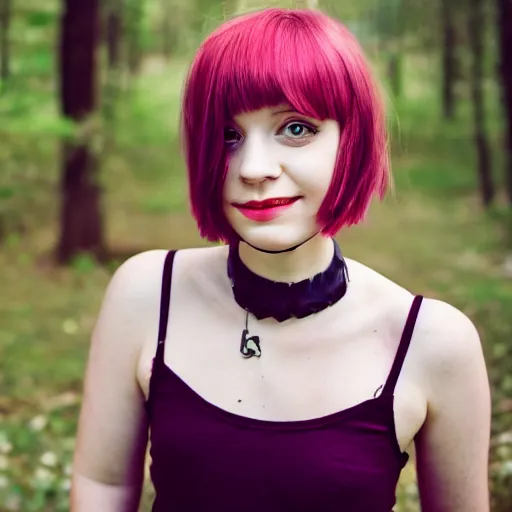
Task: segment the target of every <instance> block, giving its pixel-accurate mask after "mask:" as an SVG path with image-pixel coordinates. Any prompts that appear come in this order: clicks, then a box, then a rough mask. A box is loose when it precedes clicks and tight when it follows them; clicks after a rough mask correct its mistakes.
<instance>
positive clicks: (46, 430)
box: [0, 0, 512, 512]
mask: <svg viewBox="0 0 512 512" xmlns="http://www.w3.org/2000/svg"><path fill="white" fill-rule="evenodd" d="M273 5H279V6H282V7H296V8H308V7H309V8H320V9H322V10H324V11H325V12H327V13H329V14H331V15H332V16H334V17H336V18H338V19H340V20H341V21H342V22H343V23H345V24H346V25H347V26H348V27H349V28H350V29H351V30H352V31H353V32H354V33H355V34H356V36H357V37H358V39H359V40H360V41H361V44H362V45H363V46H364V48H365V50H366V52H367V54H368V56H369V58H370V60H371V62H372V65H373V66H374V68H375V71H376V73H377V74H378V75H379V77H380V79H381V81H382V84H383V89H384V93H385V98H386V102H387V106H388V114H389V116H388V117H389V127H390V134H391V147H392V153H393V169H394V175H395V180H396V192H395V194H394V195H392V196H389V197H388V198H387V199H386V200H385V201H384V202H383V203H382V204H375V205H374V206H373V208H372V210H371V212H370V215H369V218H368V220H367V221H366V222H365V223H364V224H362V225H361V226H358V227H355V228H351V229H348V230H346V231H344V232H343V233H341V234H340V241H341V243H342V246H343V249H344V252H345V253H346V254H347V255H348V256H349V257H352V258H355V259H358V260H360V261H362V262H363V263H365V264H367V265H369V266H371V267H373V268H375V269H376V270H377V271H380V272H382V273H383V274H384V275H386V276H388V277H389V278H391V279H393V280H396V281H397V282H399V283H400V284H402V285H403V286H405V287H406V288H408V289H410V290H411V291H413V292H415V293H422V294H424V295H428V296H430V297H435V298H439V299H442V300H446V301H448V302H450V303H452V304H454V305H455V306H456V307H458V308H460V309H461V310H462V311H464V312H465V313H466V314H467V315H469V317H470V318H471V319H472V320H473V321H474V322H475V324H476V325H477V327H478V330H479V332H480V335H481V338H482V343H483V346H484V350H485V356H486V360H487V365H488V369H489V378H490V381H491V386H492V396H493V424H492V447H491V460H490V489H491V497H492V510H493V511H495V512H505V511H510V510H512V374H511V372H510V368H511V366H512V320H511V317H512V0H359V1H358V2H352V1H351V0H318V1H314V0H309V1H299V0H296V1H293V0H288V1H286V0H282V1H272V0H267V1H266V2H258V1H253V0H225V1H224V2H221V1H220V0H105V1H103V2H101V3H100V2H99V0H87V1H83V0H45V1H41V0H0V268H1V271H0V511H2V512H4V511H23V512H31V511H38V512H50V511H51V512H60V511H67V510H68V509H69V500H68V495H69V485H70V476H71V458H72V453H73V448H74V443H75V434H76V422H77V417H78V411H79V407H80V402H81V393H82V379H83V372H84V367H85V362H86V358H87V352H88V347H89V342H90V334H91V331H92V328H93V325H94V322H95V318H96V315H97V313H98V309H99V306H100V303H101V299H102V296H103V293H104V291H105V288H106V285H107V283H108V280H109V278H110V277H111V275H112V272H113V271H114V270H115V269H116V268H117V267H118V266H119V264H120V263H121V262H122V261H124V260H125V259H126V258H127V257H129V256H131V255H132V254H135V253H137V252H140V251H144V250H147V249H153V248H182V247H190V246H196V245H205V242H204V241H202V240H201V239H200V237H199V236H198V233H197V228H196V226H195V224H194V221H193V219H192V217H191V215H190V212H189V209H188V201H187V193H188V192H187V184H186V172H185V168H184V163H183V160H182V158H181V154H180V150H179V140H178V116H179V110H180V95H181V87H182V82H183V78H184V75H185V73H186V69H187V66H188V64H189V63H190V59H191V57H192V56H193V54H194V51H195V50H196V49H197V46H198V45H199V43H200V41H201V40H202V38H203V37H204V36H205V35H206V34H207V33H209V32H210V31H211V30H213V29H214V28H215V27H216V26H217V25H218V24H219V23H221V22H222V20H223V19H225V18H226V17H230V16H234V15H237V14H239V13H243V12H247V11H250V10H252V9H256V8H261V7H270V6H273ZM151 497H152V489H151V486H150V484H149V483H148V484H147V485H146V487H145V491H144V496H143V499H142V503H141V511H148V510H149V504H150V502H151ZM398 499H399V503H398V507H397V510H399V511H417V510H419V506H418V501H417V488H416V484H415V475H414V458H413V459H412V462H411V463H410V464H408V466H407V468H406V469H405V471H404V472H403V476H402V479H401V482H400V488H399V498H398Z"/></svg>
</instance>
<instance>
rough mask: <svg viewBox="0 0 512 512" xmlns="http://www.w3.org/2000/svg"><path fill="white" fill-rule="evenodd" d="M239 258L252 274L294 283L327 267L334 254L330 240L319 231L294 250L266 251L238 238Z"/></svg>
mask: <svg viewBox="0 0 512 512" xmlns="http://www.w3.org/2000/svg"><path fill="white" fill-rule="evenodd" d="M239 254H240V259H241V260H242V262H243V263H244V264H245V265H246V266H247V268H249V270H251V271H252V272H254V273H255V274H257V275H259V276H261V277H264V278H266V279H270V280H272V281H277V282H285V283H297V282H299V281H303V280H304V279H309V278H311V277H313V276H315V275H316V274H319V273H320V272H323V271H324V270H325V269H327V268H328V267H329V264H330V263H331V261H332V258H333V256H334V244H333V242H332V240H331V239H330V238H328V237H325V236H323V235H321V234H318V235H316V236H315V237H313V238H312V239H311V240H309V241H308V242H306V243H305V244H303V245H301V246H300V247H298V248H297V249H295V250H294V251H290V252H283V253H278V254H267V253H264V252H261V251H258V250H257V249H254V248H253V247H251V246H250V245H248V244H246V243H245V242H240V245H239Z"/></svg>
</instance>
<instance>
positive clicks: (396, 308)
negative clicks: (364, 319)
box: [347, 260, 484, 388]
mask: <svg viewBox="0 0 512 512" xmlns="http://www.w3.org/2000/svg"><path fill="white" fill-rule="evenodd" d="M347 266H348V268H349V274H351V276H350V277H351V280H353V281H354V284H355V283H356V281H357V282H358V286H359V288H360V289H361V288H362V289H363V291H362V296H363V297H365V302H368V301H369V302H370V304H372V305H374V306H375V307H376V308H377V309H378V310H380V311H381V312H382V313H381V314H382V316H384V317H385V318H386V324H387V325H388V326H389V329H390V330H391V331H392V332H393V333H394V334H395V335H399V334H400V333H401V331H402V330H403V327H404V325H405V320H406V318H407V314H408V312H409V310H410V308H411V305H412V301H413V298H414V295H415V294H414V293H411V292H410V291H409V290H407V289H405V288H403V287H402V286H400V285H399V284H397V283H395V282H393V281H392V280H390V279H388V278H386V277H385V276H383V275H381V274H379V273H378V272H376V271H375V270H372V269H370V268H369V267H366V266H365V265H363V264H361V263H358V262H356V261H354V260H347ZM410 352H411V354H410V355H411V359H414V361H415V364H414V366H415V368H416V367H417V368H418V372H419V373H421V376H422V378H423V380H424V384H425V386H428V387H430V388H432V387H439V386H440V385H441V386H442V385H443V383H446V382H447V380H448V379H457V378H460V379H464V378H466V377H467V373H468V368H475V367H481V366H482V365H483V361H484V359H483V352H482V345H481V342H480V337H479V335H478V332H477V329H476V328H475V325H474V324H473V322H472V321H471V320H470V319H469V318H468V316H467V315H466V314H464V313H463V312H462V311H460V310H459V309H457V308H456V307H454V306H452V305H451V304H448V303H447V302H444V301H441V300H437V299H432V298H428V297H425V298H424V299H423V301H422V304H421V307H420V310H419V313H418V317H417V320H416V324H415V326H414V332H413V340H412V344H411V347H410ZM416 363H417V364H416ZM418 376H419V375H418Z"/></svg>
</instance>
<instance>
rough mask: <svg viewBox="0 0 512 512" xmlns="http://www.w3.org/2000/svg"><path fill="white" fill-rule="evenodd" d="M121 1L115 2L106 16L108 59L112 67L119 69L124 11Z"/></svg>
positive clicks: (109, 65)
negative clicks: (122, 10)
mask: <svg viewBox="0 0 512 512" xmlns="http://www.w3.org/2000/svg"><path fill="white" fill-rule="evenodd" d="M121 9H122V7H121V2H119V1H118V2H115V3H113V5H112V6H111V7H110V8H109V9H108V12H107V16H106V23H105V25H106V42H107V59H108V67H109V68H110V69H117V68H118V67H119V66H120V64H121V42H122V31H123V24H122V13H121Z"/></svg>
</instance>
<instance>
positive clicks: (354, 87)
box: [182, 8, 389, 242]
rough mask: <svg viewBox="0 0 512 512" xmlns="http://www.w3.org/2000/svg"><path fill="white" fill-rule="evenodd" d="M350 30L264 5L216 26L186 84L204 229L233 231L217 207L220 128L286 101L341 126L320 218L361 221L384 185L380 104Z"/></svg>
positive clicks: (331, 222)
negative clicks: (334, 161)
mask: <svg viewBox="0 0 512 512" xmlns="http://www.w3.org/2000/svg"><path fill="white" fill-rule="evenodd" d="M376 89H377V88H376V84H374V83H373V80H372V77H371V74H370V72H369V69H368V66H367V64H366V62H365V60H364V56H363V54H362V51H361V49H360V47H359V44H358V43H357V41H356V40H355V38H354V37H353V36H352V35H351V34H350V33H349V32H348V31H347V30H346V29H345V28H344V27H343V26H342V25H341V24H339V23H337V22H335V21H334V20H332V19H331V18H329V17H328V16H326V15H324V14H322V13H321V12H319V11H311V10H286V9H277V8H275V9H266V10H263V11H260V12H256V13H252V14H249V15H244V16H240V17H238V18H235V19H233V20H230V21H228V22H227V23H225V24H223V25H222V26H221V27H220V28H219V29H217V30H216V31H215V32H214V33H213V34H211V35H210V36H209V37H208V38H207V39H206V40H205V41H204V43H203V44H202V45H201V47H200V49H199V51H198V53H197V55H196V58H195V60H194V61H193V63H192V66H191V68H190V72H189V75H188V78H187V81H186V84H185V90H184V97H183V117H182V136H183V142H184V150H185V157H186V162H187V167H188V172H189V190H190V201H191V206H192V212H193V214H194V216H195V218H196V221H197V223H198V227H199V230H200V233H201V236H203V237H204V238H207V239H208V240H210V241H219V240H222V241H225V242H230V241H232V240H233V239H234V238H236V234H235V233H234V232H233V230H232V228H231V226H230V225H229V223H228V222H227V220H226V218H225V216H224V213H223V196H222V192H223V184H224V180H225V177H226V173H227V155H226V151H225V148H224V129H225V127H226V126H228V125H229V124H230V123H231V122H232V120H233V118H234V117H235V116H236V115H237V114H240V113H242V112H250V111H254V110H259V109H261V108H265V107H273V106H277V105H280V104H283V103H287V104H289V105H290V106H291V107H292V108H293V109H295V110H296V111H297V112H299V113H301V114H303V115H305V116H308V117H312V118H316V119H319V120H325V119H334V120H336V121H337V122H338V123H339V124H340V133H341V135H340V144H339V148H338V157H337V162H336V168H335V172H334V175H333V179H332V182H331V186H330V188H329V190H328V192H327V195H326V197H325V199H324V202H323V204H322V206H321V208H320V211H319V212H318V222H319V224H320V226H321V227H322V231H323V233H324V234H326V235H329V236H332V235H334V234H335V233H336V232H337V231H338V230H339V229H340V228H341V227H343V226H348V225H351V224H355V223H357V222H359V221H360V220H361V219H362V218H363V217H364V215H365V212H366V210H367V208H368V206H369V203H370V202H371V199H372V197H373V195H374V194H376V193H377V194H379V195H381V196H382V195H383V194H384V193H385V190H386V185H387V183H388V178H389V171H388V159H387V137H386V132H385V116H384V109H383V107H382V104H381V102H380V100H379V98H378V94H377V93H376Z"/></svg>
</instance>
